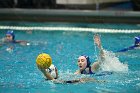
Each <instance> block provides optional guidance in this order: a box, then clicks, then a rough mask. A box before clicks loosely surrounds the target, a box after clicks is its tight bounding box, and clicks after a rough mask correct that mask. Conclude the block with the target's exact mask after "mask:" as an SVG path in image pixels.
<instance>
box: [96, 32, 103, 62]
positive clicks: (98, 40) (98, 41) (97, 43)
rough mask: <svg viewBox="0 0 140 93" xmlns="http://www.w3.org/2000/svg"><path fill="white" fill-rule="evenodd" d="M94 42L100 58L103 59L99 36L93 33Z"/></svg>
mask: <svg viewBox="0 0 140 93" xmlns="http://www.w3.org/2000/svg"><path fill="white" fill-rule="evenodd" d="M93 39H94V43H95V44H96V45H97V47H98V49H99V52H100V58H101V60H104V51H103V47H102V45H101V39H100V36H99V35H98V34H96V35H94V38H93Z"/></svg>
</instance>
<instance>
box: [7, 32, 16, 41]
mask: <svg viewBox="0 0 140 93" xmlns="http://www.w3.org/2000/svg"><path fill="white" fill-rule="evenodd" d="M6 35H11V36H12V37H13V40H14V39H15V34H14V31H13V30H8V31H7V33H6Z"/></svg>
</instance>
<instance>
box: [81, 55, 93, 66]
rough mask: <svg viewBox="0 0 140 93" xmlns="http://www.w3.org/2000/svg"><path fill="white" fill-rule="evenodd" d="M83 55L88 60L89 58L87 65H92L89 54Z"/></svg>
mask: <svg viewBox="0 0 140 93" xmlns="http://www.w3.org/2000/svg"><path fill="white" fill-rule="evenodd" d="M81 56H84V57H85V58H86V60H87V67H90V64H91V62H90V59H89V56H86V55H81Z"/></svg>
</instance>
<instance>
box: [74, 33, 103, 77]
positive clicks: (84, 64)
mask: <svg viewBox="0 0 140 93" xmlns="http://www.w3.org/2000/svg"><path fill="white" fill-rule="evenodd" d="M94 42H95V44H96V45H97V47H98V48H99V51H100V61H103V60H104V52H103V48H102V46H101V42H100V37H99V36H98V35H95V36H94ZM100 61H99V62H94V63H93V64H92V65H91V62H90V59H89V57H88V56H86V55H81V56H80V57H79V58H78V67H79V70H77V71H76V72H75V74H95V72H96V71H98V69H99V66H100V63H101V62H100Z"/></svg>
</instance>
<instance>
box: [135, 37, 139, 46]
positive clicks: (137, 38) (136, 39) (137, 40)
mask: <svg viewBox="0 0 140 93" xmlns="http://www.w3.org/2000/svg"><path fill="white" fill-rule="evenodd" d="M138 43H140V36H138V37H135V45H137V44H138Z"/></svg>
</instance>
